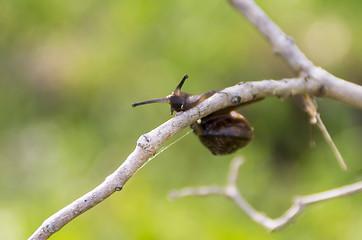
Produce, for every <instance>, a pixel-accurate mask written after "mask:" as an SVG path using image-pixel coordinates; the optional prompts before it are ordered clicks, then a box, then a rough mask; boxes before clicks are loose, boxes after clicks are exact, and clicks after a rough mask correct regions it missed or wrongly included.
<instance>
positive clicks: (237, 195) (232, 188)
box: [169, 158, 362, 231]
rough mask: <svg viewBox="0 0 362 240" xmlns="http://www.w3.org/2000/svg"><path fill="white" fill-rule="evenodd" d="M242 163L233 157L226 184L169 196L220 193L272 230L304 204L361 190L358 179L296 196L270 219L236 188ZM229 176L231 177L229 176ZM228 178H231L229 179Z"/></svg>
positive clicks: (361, 183)
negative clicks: (282, 210) (275, 216)
mask: <svg viewBox="0 0 362 240" xmlns="http://www.w3.org/2000/svg"><path fill="white" fill-rule="evenodd" d="M242 163H243V160H242V159H241V158H235V159H234V160H233V161H232V162H231V164H230V172H229V177H228V180H227V184H226V186H224V187H221V186H210V187H207V186H204V187H199V188H184V189H180V190H174V191H172V192H170V195H169V196H170V198H171V199H177V198H182V197H193V196H210V195H221V196H224V197H227V198H229V199H231V200H232V201H234V202H235V203H236V204H237V205H238V207H239V208H240V209H241V210H243V211H244V212H245V213H246V214H247V215H248V216H249V217H250V218H251V219H253V220H254V221H255V222H256V223H258V224H260V225H262V226H263V227H265V228H266V229H268V230H269V231H274V230H278V229H281V228H282V227H284V226H286V225H287V224H288V223H290V222H291V221H292V220H293V219H295V218H296V217H297V216H298V215H299V214H300V213H301V212H302V211H303V210H304V208H305V207H306V206H308V205H310V204H314V203H319V202H323V201H327V200H331V199H334V198H338V197H341V196H346V195H351V194H354V193H357V192H360V191H362V181H360V182H356V183H353V184H350V185H346V186H342V187H339V188H335V189H331V190H328V191H324V192H320V193H315V194H311V195H306V196H301V197H296V198H295V199H294V201H293V205H292V206H291V207H290V208H289V209H288V210H287V211H286V212H285V213H284V214H283V215H281V216H280V217H279V218H275V219H272V218H270V217H268V216H266V215H265V214H264V213H261V212H259V211H257V210H255V209H254V208H253V207H252V206H251V205H250V204H249V203H248V202H247V201H246V200H245V198H244V197H243V196H242V194H241V192H240V191H239V189H238V188H237V186H236V179H235V177H237V176H238V173H239V168H240V166H241V165H242ZM230 176H232V177H231V178H230ZM230 179H232V180H231V181H230Z"/></svg>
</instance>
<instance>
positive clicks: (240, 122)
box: [132, 75, 254, 155]
mask: <svg viewBox="0 0 362 240" xmlns="http://www.w3.org/2000/svg"><path fill="white" fill-rule="evenodd" d="M187 78H188V75H185V76H184V77H183V78H182V80H181V82H180V84H179V85H178V86H177V87H176V89H175V91H173V92H172V93H171V94H170V95H168V96H167V97H164V98H156V99H152V100H148V101H144V102H139V103H134V104H132V107H136V106H139V105H143V104H149V103H169V104H170V105H171V115H172V114H173V112H174V111H176V112H180V111H186V110H188V109H190V108H192V107H194V106H196V105H197V104H199V103H200V102H202V101H204V100H205V99H207V98H209V97H211V96H212V95H213V94H214V93H216V92H217V91H209V92H206V93H203V94H201V95H191V94H188V93H185V92H182V91H181V87H182V85H183V84H184V83H185V80H186V79H187ZM241 105H243V104H240V105H238V106H236V107H239V106H241ZM234 109H235V107H232V108H226V109H222V110H219V111H216V112H214V113H212V114H209V115H207V116H206V117H203V118H201V119H199V120H197V121H196V122H194V123H192V124H191V128H192V129H193V130H194V131H193V132H194V133H195V134H196V135H197V136H198V137H199V139H200V141H201V142H202V144H204V145H205V146H206V147H207V148H208V149H209V150H210V151H211V152H212V153H213V154H214V155H225V154H230V153H233V152H235V151H237V150H238V149H239V148H242V147H245V146H246V145H247V144H248V143H249V142H250V141H251V140H252V139H253V133H254V129H253V128H252V127H251V126H250V124H249V123H248V121H247V120H246V119H245V117H244V116H242V115H241V114H240V113H238V112H236V111H234Z"/></svg>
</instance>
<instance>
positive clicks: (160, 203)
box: [0, 0, 362, 240]
mask: <svg viewBox="0 0 362 240" xmlns="http://www.w3.org/2000/svg"><path fill="white" fill-rule="evenodd" d="M260 4H261V7H262V8H264V9H265V11H266V12H267V13H268V14H270V16H271V17H272V18H273V19H274V20H275V21H276V22H277V23H278V24H279V25H280V27H281V28H282V29H284V30H285V32H286V33H288V34H290V35H291V36H293V37H294V38H295V40H296V42H297V44H298V45H299V46H301V48H302V50H303V51H305V52H306V54H307V56H310V58H311V60H312V61H315V63H316V64H317V65H321V66H323V67H325V68H326V69H327V70H328V71H330V72H331V73H334V74H337V75H338V76H340V77H342V78H346V79H348V80H351V81H354V82H359V83H360V84H361V80H360V79H361V78H360V76H361V70H360V66H361V64H362V48H361V46H360V44H359V43H360V42H361V38H362V34H361V30H360V22H361V21H362V18H361V15H360V12H361V10H362V5H361V3H359V2H358V1H347V2H343V4H342V2H340V1H323V0H315V1H310V0H309V1H280V0H279V1H265V0H264V1H260ZM316 23H321V24H316ZM326 24H327V25H326ZM321 26H327V27H326V28H323V29H321V30H325V29H332V30H333V29H338V31H318V27H321ZM315 28H317V31H315V30H314V29H315ZM0 29H1V34H0V239H24V238H26V237H29V236H30V235H31V233H32V232H33V231H35V230H36V228H37V227H38V226H40V224H41V223H42V221H43V220H44V219H45V218H47V217H49V216H50V215H51V214H53V213H54V212H55V211H57V210H59V209H60V208H62V207H64V206H66V205H67V204H69V203H70V202H71V201H73V200H74V199H76V198H78V197H79V196H81V195H83V194H84V193H86V192H87V191H89V190H91V189H92V188H93V187H95V186H96V185H98V184H99V183H100V182H102V181H103V180H104V178H105V177H106V176H107V175H108V174H110V173H111V172H112V171H114V170H115V169H116V168H117V167H118V166H119V165H120V163H121V162H122V161H123V160H124V159H125V158H126V157H127V156H128V154H129V153H131V151H132V150H133V149H134V146H135V143H136V140H137V138H138V137H139V136H140V135H141V134H142V133H145V132H147V131H149V130H151V129H153V128H154V127H156V126H158V125H159V124H161V123H162V122H164V121H166V120H167V119H168V118H169V115H168V114H169V106H166V105H162V104H159V105H152V106H151V105H150V106H147V107H142V108H141V107H140V108H138V109H132V108H131V104H132V103H133V102H137V101H142V100H147V99H150V98H155V97H163V96H166V95H168V94H169V93H170V92H171V91H172V90H173V89H174V87H175V86H176V85H177V83H178V82H179V80H180V79H181V77H182V76H183V74H185V73H188V74H189V75H190V79H189V80H188V82H187V84H186V85H185V87H184V90H185V91H186V92H190V93H202V92H205V91H208V90H213V89H222V88H224V87H227V86H230V85H233V84H236V83H237V82H240V81H248V80H260V79H271V78H274V79H278V78H283V77H290V76H294V73H293V72H292V71H291V70H290V69H289V67H288V66H287V64H285V62H284V61H283V60H282V59H281V58H279V57H277V56H274V55H273V53H272V49H271V47H270V45H269V44H268V43H267V42H266V41H265V40H264V39H263V38H262V37H261V36H260V34H259V33H258V32H257V31H256V30H255V29H254V28H253V27H252V26H251V25H249V23H248V22H246V20H245V19H244V18H243V17H242V16H240V15H239V14H238V13H237V12H236V11H235V10H234V9H232V8H231V7H230V6H229V5H228V2H227V1H208V2H207V4H206V2H205V1H180V0H177V1H166V0H160V1H157V2H154V1H147V0H140V1H131V0H124V1H59V0H47V1H45V0H38V1H29V0H11V1H2V2H1V3H0ZM318 34H321V35H318ZM318 39H324V42H328V44H320V45H318V44H319V43H320V42H321V41H317V40H318ZM310 42H312V43H313V44H310ZM322 43H323V41H322ZM313 53H314V55H313ZM315 53H318V54H315ZM323 54H326V55H323ZM319 103H320V112H321V114H322V118H323V119H324V122H325V124H326V126H327V128H328V129H329V130H330V133H331V135H332V137H333V138H334V140H335V142H336V144H337V146H338V147H339V148H340V150H341V152H342V155H343V156H344V157H345V160H346V162H347V164H348V165H349V166H350V170H349V171H348V172H342V170H341V169H340V168H339V166H338V164H337V161H336V160H335V159H334V156H333V154H332V153H331V151H330V149H329V148H328V146H327V144H326V143H325V142H324V141H323V139H322V137H321V136H320V134H319V132H318V130H317V129H316V128H314V127H311V126H309V125H308V119H307V117H306V116H305V115H304V113H303V112H302V111H301V109H300V108H299V106H298V100H297V99H291V100H285V101H281V100H280V99H266V100H264V101H262V102H260V103H257V104H253V105H250V106H248V107H246V108H245V109H242V110H241V112H242V113H243V114H245V116H246V117H247V118H248V119H249V121H250V123H251V124H252V125H253V126H254V128H255V139H254V141H253V142H252V144H251V145H249V146H248V147H246V148H245V149H243V150H240V151H239V152H237V153H236V154H234V155H232V156H223V157H215V156H212V155H211V154H210V153H209V152H208V150H207V149H205V148H203V147H202V146H201V143H199V142H198V140H197V138H196V137H194V136H192V135H193V134H189V135H188V136H187V137H186V138H184V139H183V140H182V141H180V142H178V143H177V144H175V145H174V146H172V147H171V148H169V149H168V150H167V151H165V152H164V153H162V154H161V155H159V156H158V157H157V158H156V159H154V160H153V161H152V162H151V163H150V164H148V165H147V166H146V167H145V168H143V169H142V170H141V171H139V172H138V173H137V175H136V176H135V177H133V178H132V179H131V180H130V181H129V182H128V183H127V185H126V186H125V188H124V190H122V192H121V193H119V194H115V195H114V196H112V197H111V198H110V199H109V200H107V201H105V202H104V203H102V204H100V205H99V206H97V207H96V208H94V209H92V210H91V211H89V212H88V213H85V214H83V215H82V216H80V217H79V218H77V219H76V220H74V221H73V222H71V223H70V224H69V225H67V226H66V227H65V228H64V229H63V230H61V231H60V232H59V233H57V234H55V235H54V236H53V239H168V240H170V239H171V240H177V239H201V240H202V239H205V240H212V239H276V240H277V239H278V240H279V239H330V240H337V239H361V238H362V230H361V223H362V217H361V215H360V214H359V213H360V212H361V211H362V207H361V204H360V203H361V200H362V195H361V194H356V195H354V196H349V197H346V198H341V199H338V200H333V201H330V202H328V203H322V204H319V205H316V206H312V207H308V208H307V209H306V211H305V213H304V214H303V215H302V216H300V217H299V218H297V220H296V221H295V222H294V223H293V224H292V225H290V226H288V227H287V228H285V229H283V230H281V231H279V232H276V233H268V232H267V231H265V230H264V229H263V228H262V227H260V226H258V225H257V224H255V223H254V222H252V220H250V219H249V218H248V217H247V216H246V215H245V214H244V213H243V212H241V211H239V210H238V209H237V207H236V206H234V205H233V203H231V202H230V201H227V200H226V199H223V198H220V197H210V198H202V199H198V198H188V199H182V200H178V201H176V202H169V201H168V200H167V199H166V197H165V196H166V195H167V193H168V191H169V190H170V189H174V188H181V187H184V186H195V185H208V184H223V183H224V180H225V176H226V173H227V169H228V165H229V162H230V160H231V159H232V157H233V156H235V155H237V154H242V155H243V156H244V157H245V158H246V163H245V164H244V166H243V167H242V170H241V176H240V179H239V181H240V184H239V185H240V188H241V189H242V192H243V193H244V195H245V197H246V198H247V199H248V200H249V201H250V202H251V203H252V204H253V205H254V206H255V207H256V208H257V209H260V210H261V211H264V212H266V213H267V214H270V215H271V216H274V217H277V216H279V215H280V214H281V213H282V212H283V211H284V210H285V209H287V208H288V207H289V205H290V202H291V198H292V197H293V196H295V195H302V194H309V193H314V192H318V191H322V190H327V189H329V188H333V187H338V186H340V185H343V184H348V183H351V182H353V181H356V180H358V179H360V178H361V158H360V156H361V155H362V149H361V147H360V143H361V141H362V138H361V136H362V127H361V126H362V117H361V116H362V115H361V111H360V110H358V109H354V108H352V107H350V106H348V105H346V104H343V103H338V102H336V101H332V100H328V99H323V100H320V101H319ZM179 136H181V134H180V135H178V136H176V137H175V138H174V140H175V139H177V137H179ZM310 141H315V142H316V148H310V147H309V143H310ZM169 143H171V141H169V142H168V143H166V144H169Z"/></svg>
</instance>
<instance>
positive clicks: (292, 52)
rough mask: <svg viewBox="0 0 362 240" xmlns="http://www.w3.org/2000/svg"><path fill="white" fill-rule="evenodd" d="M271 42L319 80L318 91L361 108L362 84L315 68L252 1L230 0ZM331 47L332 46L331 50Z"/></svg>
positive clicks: (298, 67) (298, 68) (297, 68)
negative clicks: (319, 86)
mask: <svg viewBox="0 0 362 240" xmlns="http://www.w3.org/2000/svg"><path fill="white" fill-rule="evenodd" d="M229 2H230V3H231V4H232V5H233V6H234V7H235V8H236V9H237V10H238V11H239V12H240V13H242V14H243V15H244V16H245V17H246V18H247V19H248V20H249V21H250V22H251V23H252V24H253V25H254V26H255V27H256V28H257V29H258V30H259V31H260V33H261V34H262V35H263V36H264V37H265V38H266V39H267V40H268V41H269V42H270V43H271V44H272V46H273V47H274V52H276V53H277V54H279V55H280V56H282V57H283V58H284V59H285V60H286V61H287V63H288V64H289V65H290V66H291V67H292V68H293V69H294V70H295V71H296V72H297V73H300V74H301V75H303V76H306V78H307V79H310V80H315V81H319V82H320V83H322V86H321V88H320V93H319V94H315V95H316V96H325V97H329V98H333V99H338V100H340V101H342V102H346V103H348V104H351V105H354V106H357V107H360V108H362V87H361V86H359V85H357V84H354V83H351V82H347V81H345V80H343V79H340V78H338V77H336V76H334V75H332V74H330V73H328V72H327V71H325V70H324V69H322V68H320V67H316V66H315V65H314V64H313V63H312V62H311V61H310V60H309V59H308V58H307V57H306V56H305V55H304V54H303V52H302V51H301V50H300V49H299V48H298V47H297V45H296V44H295V42H294V40H293V38H291V37H290V36H288V35H287V34H285V33H284V32H283V31H282V30H281V29H280V27H279V26H278V25H276V24H275V23H274V22H273V21H272V20H271V19H270V18H269V17H268V15H267V14H266V13H265V12H264V11H263V10H262V9H261V8H260V7H259V6H258V5H257V4H256V3H255V2H254V1H253V0H229ZM331 50H333V49H331Z"/></svg>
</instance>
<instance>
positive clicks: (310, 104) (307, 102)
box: [303, 94, 348, 170]
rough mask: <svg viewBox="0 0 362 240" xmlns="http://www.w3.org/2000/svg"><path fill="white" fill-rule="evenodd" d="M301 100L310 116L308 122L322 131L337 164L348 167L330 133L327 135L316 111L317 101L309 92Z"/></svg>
mask: <svg viewBox="0 0 362 240" xmlns="http://www.w3.org/2000/svg"><path fill="white" fill-rule="evenodd" d="M303 101H304V110H305V112H306V113H308V115H309V117H310V121H309V122H310V123H311V124H313V125H317V127H318V129H319V130H320V131H321V133H322V136H323V137H324V139H325V140H326V142H327V143H328V145H329V147H330V148H331V149H332V152H333V154H334V156H335V157H336V159H337V161H338V163H339V165H340V166H341V168H342V169H343V170H347V169H348V168H347V164H346V163H345V161H344V159H343V157H342V155H341V153H340V152H339V150H338V148H337V146H336V145H335V144H334V142H333V140H332V137H331V135H329V132H328V130H327V128H326V126H325V125H324V123H323V121H322V118H321V116H320V114H319V112H317V103H316V102H315V101H314V99H313V98H312V97H311V96H310V95H309V94H305V95H304V97H303Z"/></svg>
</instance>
